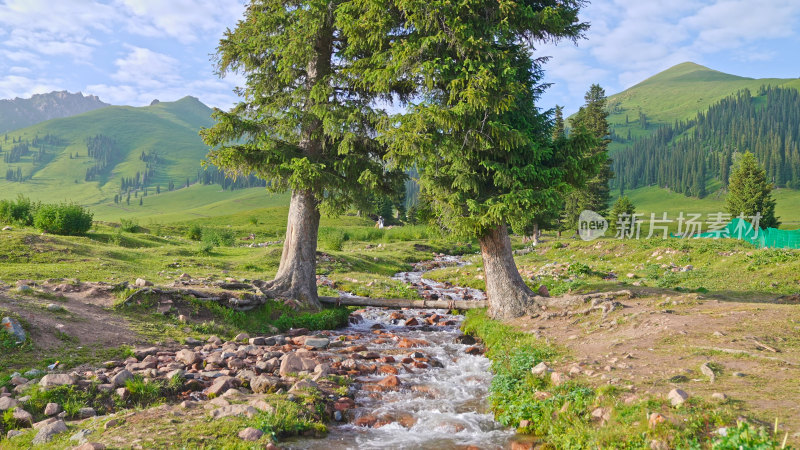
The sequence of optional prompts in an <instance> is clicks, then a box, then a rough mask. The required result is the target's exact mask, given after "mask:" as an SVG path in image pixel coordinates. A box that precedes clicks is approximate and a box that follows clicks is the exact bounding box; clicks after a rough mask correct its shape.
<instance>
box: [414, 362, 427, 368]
mask: <svg viewBox="0 0 800 450" xmlns="http://www.w3.org/2000/svg"><path fill="white" fill-rule="evenodd" d="M414 367H416V368H417V369H427V368H428V365H427V364H425V363H424V362H422V361H414Z"/></svg>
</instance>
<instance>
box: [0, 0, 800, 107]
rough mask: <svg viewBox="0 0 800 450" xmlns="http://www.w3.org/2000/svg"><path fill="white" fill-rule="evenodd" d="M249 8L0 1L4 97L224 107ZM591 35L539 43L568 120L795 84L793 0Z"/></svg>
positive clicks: (593, 16) (655, 8)
mask: <svg viewBox="0 0 800 450" xmlns="http://www.w3.org/2000/svg"><path fill="white" fill-rule="evenodd" d="M244 1H245V0H57V1H54V0H0V98H13V97H28V96H30V95H31V94H34V93H41V92H49V91H52V90H64V89H66V90H69V91H71V92H76V91H82V92H84V93H91V94H95V95H98V96H99V97H100V98H101V99H102V100H104V101H106V102H109V103H113V104H128V105H136V106H138V105H146V104H149V103H150V101H152V100H153V99H155V98H158V99H159V100H162V101H170V100H176V99H178V98H181V97H183V96H185V95H193V96H196V97H199V98H200V99H201V100H202V101H203V102H204V103H206V104H208V105H211V106H219V107H228V106H230V105H232V104H233V103H234V102H235V100H236V97H235V95H234V94H233V92H232V89H233V87H234V86H236V84H237V82H240V80H239V79H236V78H230V79H223V80H220V79H219V78H218V77H217V76H216V75H215V74H214V71H213V64H212V63H211V61H210V55H211V54H212V53H214V49H215V47H216V45H217V42H218V41H219V38H220V37H221V35H222V32H223V31H224V30H225V28H226V27H232V26H234V25H235V23H236V21H237V20H238V19H239V18H240V17H241V15H242V12H243V10H244V6H243V5H244ZM582 20H584V21H588V22H590V23H591V29H590V31H589V32H588V33H587V38H588V39H585V40H581V41H579V42H578V44H577V46H576V45H573V44H572V43H561V44H559V45H550V44H548V45H543V46H542V47H540V48H538V49H537V51H536V54H537V56H542V55H549V56H551V57H552V59H551V60H550V62H549V63H548V64H547V65H546V80H545V81H547V82H550V83H553V86H552V87H551V88H550V90H549V91H548V92H547V94H546V95H545V96H544V98H543V99H542V103H541V104H542V106H545V107H549V106H552V105H554V104H560V105H565V106H566V108H567V112H568V113H571V112H574V111H575V110H576V109H577V107H578V106H580V104H581V103H582V102H583V93H584V92H585V91H586V89H587V88H588V87H589V85H590V84H592V83H600V84H601V85H602V86H603V87H604V88H605V89H606V92H607V93H608V94H613V93H616V92H619V91H621V90H624V89H625V88H627V87H630V86H632V85H634V84H636V83H637V82H639V81H641V80H643V79H645V78H647V77H648V76H651V75H653V74H655V73H657V72H659V71H661V70H664V69H666V68H669V67H670V66H672V65H675V64H678V63H681V62H684V61H694V62H697V63H699V64H703V65H706V66H708V67H711V68H713V69H717V70H721V71H723V72H727V73H733V74H737V75H742V76H748V77H781V78H793V77H798V76H800V58H798V57H797V50H796V49H797V48H798V44H800V0H705V1H697V0H595V1H594V2H592V3H591V4H589V5H588V6H587V7H586V8H585V9H584V10H583V14H582Z"/></svg>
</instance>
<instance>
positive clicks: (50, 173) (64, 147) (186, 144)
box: [0, 97, 213, 206]
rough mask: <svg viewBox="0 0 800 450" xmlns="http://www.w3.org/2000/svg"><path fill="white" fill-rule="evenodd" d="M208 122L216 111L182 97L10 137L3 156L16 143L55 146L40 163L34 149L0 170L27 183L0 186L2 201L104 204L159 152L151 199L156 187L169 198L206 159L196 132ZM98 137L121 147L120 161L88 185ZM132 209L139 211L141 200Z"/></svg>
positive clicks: (76, 118)
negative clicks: (22, 198) (92, 142)
mask: <svg viewBox="0 0 800 450" xmlns="http://www.w3.org/2000/svg"><path fill="white" fill-rule="evenodd" d="M210 115H211V109H210V108H208V107H207V106H205V105H204V104H202V103H201V102H200V101H199V100H197V99H196V98H193V97H185V98H183V99H181V100H178V101H176V102H163V103H159V104H156V105H152V106H146V107H140V108H134V107H129V106H111V107H107V108H103V109H101V110H95V111H90V112H88V113H84V114H81V115H78V116H73V117H68V118H62V119H54V120H50V121H47V122H43V123H40V124H38V125H34V126H32V127H29V128H24V129H22V130H17V131H14V132H10V133H8V138H5V137H4V138H3V139H0V146H2V148H3V150H4V151H5V152H6V153H7V152H9V151H10V150H11V148H12V146H13V145H14V141H20V140H21V141H23V142H27V141H33V139H34V138H36V137H37V136H38V137H40V138H42V137H44V136H47V135H50V136H53V137H55V138H56V140H57V141H58V142H56V143H54V144H49V145H46V146H45V154H44V157H42V158H40V159H39V160H38V161H36V158H35V156H36V152H38V150H39V148H32V153H31V154H28V155H24V156H23V157H22V158H21V159H20V160H19V161H17V162H13V163H10V164H9V163H5V162H0V174H5V173H6V171H8V170H9V169H11V170H14V171H19V172H20V173H21V174H22V177H23V178H24V179H25V181H24V182H17V181H13V182H12V181H7V180H6V179H5V178H3V179H2V180H0V198H9V197H15V196H16V195H17V194H18V193H22V194H24V195H27V196H30V197H31V198H33V199H36V200H46V201H60V200H70V201H75V202H79V203H82V204H84V205H88V206H96V205H101V204H107V203H109V202H112V200H113V198H114V195H116V194H118V193H120V186H121V179H122V177H134V176H135V174H136V173H137V172H142V173H143V172H144V171H145V169H146V164H145V162H144V161H142V160H141V159H140V157H141V155H142V153H143V152H144V153H153V152H156V153H157V154H158V156H159V162H158V164H157V165H156V166H155V171H154V173H153V176H152V177H151V181H150V186H151V187H150V193H154V191H155V186H156V185H160V188H161V189H162V191H164V190H166V189H167V186H168V184H169V183H170V181H172V182H174V183H175V185H176V187H182V186H183V185H184V184H185V183H186V179H187V178H191V179H192V180H194V179H195V176H196V174H197V170H198V168H200V161H201V160H202V159H203V158H204V157H205V155H206V153H207V151H208V148H207V147H206V146H205V144H203V142H202V140H201V139H200V137H199V136H198V131H199V130H200V128H202V127H207V126H210V125H211V124H212V123H213V122H212V119H211V117H210ZM98 134H102V135H104V136H107V137H109V138H111V139H113V140H114V141H115V142H116V144H115V156H114V157H113V158H112V160H111V162H110V164H108V166H107V167H105V168H104V169H102V170H101V171H100V174H99V176H98V177H96V179H95V180H93V181H84V178H85V175H86V171H87V169H89V168H91V167H93V166H95V164H96V163H97V161H96V160H95V158H92V157H89V156H88V154H87V144H86V139H87V138H89V137H93V136H95V135H98ZM76 154H77V155H78V156H77V157H75V155H76ZM135 203H136V204H137V205H138V198H137V201H136V202H135ZM132 204H133V201H132Z"/></svg>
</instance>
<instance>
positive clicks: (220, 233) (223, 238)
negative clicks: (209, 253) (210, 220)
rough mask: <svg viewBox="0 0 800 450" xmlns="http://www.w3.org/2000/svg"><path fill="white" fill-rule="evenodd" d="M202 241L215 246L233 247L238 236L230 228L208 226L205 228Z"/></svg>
mask: <svg viewBox="0 0 800 450" xmlns="http://www.w3.org/2000/svg"><path fill="white" fill-rule="evenodd" d="M202 241H203V244H209V245H212V246H214V247H232V246H233V244H235V243H236V237H235V236H234V235H233V232H232V231H230V230H217V229H214V228H206V229H205V230H203V237H202Z"/></svg>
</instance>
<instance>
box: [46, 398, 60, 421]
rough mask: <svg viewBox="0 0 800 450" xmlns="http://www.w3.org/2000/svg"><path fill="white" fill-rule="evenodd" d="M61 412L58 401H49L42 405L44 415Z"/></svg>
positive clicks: (53, 414)
mask: <svg viewBox="0 0 800 450" xmlns="http://www.w3.org/2000/svg"><path fill="white" fill-rule="evenodd" d="M60 412H61V405H59V404H58V403H53V402H50V403H48V404H47V406H45V407H44V415H45V416H47V417H50V416H55V415H56V414H58V413H60Z"/></svg>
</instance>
